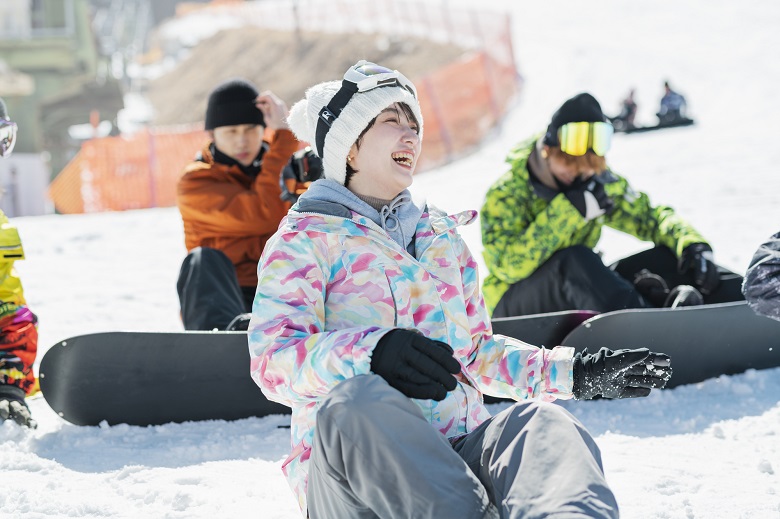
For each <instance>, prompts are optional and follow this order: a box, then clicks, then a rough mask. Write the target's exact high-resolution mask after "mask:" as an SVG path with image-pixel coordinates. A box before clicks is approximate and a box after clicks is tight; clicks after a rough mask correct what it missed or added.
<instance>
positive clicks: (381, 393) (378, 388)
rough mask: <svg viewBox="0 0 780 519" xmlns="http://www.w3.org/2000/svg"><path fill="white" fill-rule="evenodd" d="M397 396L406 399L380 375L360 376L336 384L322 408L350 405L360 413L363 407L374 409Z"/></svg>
mask: <svg viewBox="0 0 780 519" xmlns="http://www.w3.org/2000/svg"><path fill="white" fill-rule="evenodd" d="M396 395H398V396H400V397H402V398H404V399H406V397H404V396H403V395H401V393H399V392H398V391H397V390H395V389H393V388H392V387H390V385H389V384H388V383H387V382H385V380H384V379H383V378H382V377H380V376H379V375H375V374H370V375H358V376H357V377H352V378H349V379H347V380H345V381H343V382H340V383H338V384H336V386H335V387H334V388H333V389H331V390H330V393H328V396H326V397H325V399H324V400H323V402H322V408H326V407H329V406H332V405H334V404H348V405H349V406H351V407H352V408H353V409H355V411H358V410H359V409H360V408H361V407H362V406H372V407H373V406H375V405H376V403H377V402H378V401H383V400H387V399H388V398H390V399H392V398H396V397H397V396H396ZM406 400H408V399H406ZM322 408H321V409H322Z"/></svg>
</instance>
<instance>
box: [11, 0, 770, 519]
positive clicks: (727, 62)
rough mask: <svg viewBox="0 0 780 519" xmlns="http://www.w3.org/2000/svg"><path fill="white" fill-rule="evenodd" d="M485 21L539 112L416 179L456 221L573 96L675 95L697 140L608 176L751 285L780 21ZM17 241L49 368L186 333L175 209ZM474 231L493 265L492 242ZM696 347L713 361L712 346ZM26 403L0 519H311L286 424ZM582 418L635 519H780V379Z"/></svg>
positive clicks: (614, 9) (680, 7)
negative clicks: (142, 420)
mask: <svg viewBox="0 0 780 519" xmlns="http://www.w3.org/2000/svg"><path fill="white" fill-rule="evenodd" d="M448 3H449V4H450V5H459V4H464V5H476V4H475V3H474V2H473V0H449V2H448ZM479 5H480V6H481V8H489V9H497V10H510V11H511V12H512V13H513V30H514V35H515V53H516V56H517V59H518V61H519V65H520V68H521V72H522V74H523V76H524V78H525V85H524V92H523V96H522V98H521V99H520V102H519V103H518V105H517V107H516V108H515V109H514V110H513V111H512V113H510V114H509V116H508V117H507V119H506V121H505V123H504V124H503V127H502V128H501V130H500V131H498V132H496V134H495V135H494V136H493V137H492V138H491V139H490V142H488V143H486V144H485V146H484V147H483V148H482V149H481V150H480V151H478V152H477V153H475V154H474V155H472V156H469V157H467V158H465V159H463V160H461V161H459V162H457V163H454V164H451V165H449V166H447V167H444V168H441V169H440V170H437V171H433V172H428V173H425V174H423V175H420V176H419V177H418V179H417V181H416V184H415V188H416V190H417V191H420V192H424V193H426V194H427V195H428V197H429V199H430V200H431V201H432V202H433V203H435V204H437V205H439V206H441V207H444V208H446V209H449V210H452V211H455V210H460V209H465V208H477V209H478V208H479V206H480V205H481V203H482V198H483V195H484V192H485V190H486V189H487V187H488V185H489V184H490V183H491V182H492V181H493V180H494V179H495V178H497V177H498V176H499V175H500V174H501V173H502V171H503V169H504V167H503V162H502V161H503V157H504V155H505V154H506V152H507V150H508V149H509V147H510V146H511V145H512V144H514V143H515V142H516V141H517V140H519V139H522V138H524V137H526V136H527V135H529V134H531V133H533V132H536V131H539V130H541V129H543V128H544V126H545V125H546V123H547V120H548V118H549V116H550V115H551V113H552V111H553V110H554V109H555V108H556V107H557V106H558V105H559V104H560V103H561V102H562V101H563V100H564V99H566V98H567V97H569V96H570V95H573V94H575V93H577V92H579V91H582V90H588V91H590V92H592V93H593V94H594V95H596V97H597V98H599V99H600V100H601V101H602V104H603V106H604V109H605V110H606V111H608V112H616V111H617V109H618V103H619V100H620V99H621V98H622V97H623V96H624V95H625V93H626V92H627V90H628V89H629V88H630V87H632V86H633V87H636V88H637V89H638V102H639V105H640V114H639V119H640V120H644V121H645V122H648V123H650V122H652V119H653V117H652V116H653V113H654V110H655V107H656V106H657V101H658V99H659V98H660V95H661V85H662V82H663V80H664V79H669V80H670V81H671V82H672V85H673V86H675V87H677V88H678V89H679V90H680V91H681V92H682V93H684V94H685V95H686V96H687V97H688V100H689V107H690V111H691V114H692V115H693V116H694V117H695V118H696V120H697V123H698V124H697V125H696V126H694V127H690V128H684V129H676V130H666V131H663V132H656V133H649V134H636V135H628V136H626V135H622V136H617V137H616V139H615V142H614V146H613V151H612V152H611V153H610V157H609V158H610V162H611V165H612V167H613V168H614V169H615V170H616V171H619V172H621V173H623V174H625V175H626V176H628V177H629V179H630V180H631V181H632V183H633V184H634V186H635V187H636V188H639V189H642V190H644V191H646V192H648V193H649V194H650V195H651V197H652V198H653V199H654V200H655V201H656V202H664V203H668V204H670V205H672V206H673V207H675V208H677V209H678V211H679V212H680V213H681V214H683V215H684V216H685V217H687V218H688V219H689V220H690V221H691V222H693V223H694V224H695V225H696V226H697V227H698V228H699V229H700V230H701V231H702V232H703V233H704V234H705V236H707V237H708V238H709V239H710V241H711V243H712V244H713V246H714V249H715V255H716V258H717V259H718V260H719V262H721V263H723V264H724V265H726V266H727V267H730V268H731V269H733V270H736V271H738V272H740V273H743V272H744V270H745V267H746V266H747V263H748V261H749V259H750V257H751V255H752V253H753V251H754V250H755V248H756V247H757V246H758V244H759V243H760V242H761V241H762V240H763V239H765V238H766V237H768V236H769V235H770V234H772V233H773V232H775V231H777V230H778V229H780V175H778V174H777V165H778V163H780V146H778V145H777V143H775V142H774V138H780V132H779V131H778V126H777V124H776V121H774V116H775V115H776V114H780V96H777V95H776V88H777V84H778V80H780V60H778V59H777V51H776V50H775V51H772V49H777V48H780V32H779V31H777V27H778V26H780V4H777V3H775V2H770V1H768V0H765V1H758V0H751V1H747V2H738V3H737V2H708V1H706V0H686V1H683V0H677V1H673V0H656V1H655V2H652V3H650V2H624V1H622V0H602V1H599V2H587V3H586V2H578V3H573V2H564V1H561V0H553V1H547V2H537V3H535V4H532V3H530V2H517V1H516V0H515V1H513V0H482V1H481V2H480V3H479ZM482 6H484V7H482ZM391 22H392V21H391V20H389V21H388V23H391ZM356 58H358V57H357V56H356ZM16 224H17V225H18V227H19V229H20V232H21V234H22V236H23V239H24V244H25V249H26V253H27V258H28V259H27V260H25V261H24V262H20V263H19V266H18V268H19V271H20V272H21V274H22V277H23V280H24V283H25V286H26V292H27V296H28V300H29V303H30V306H31V307H32V309H33V310H34V311H35V312H36V313H37V314H38V315H39V317H40V348H41V352H40V355H39V359H40V356H42V355H43V352H44V351H45V350H46V349H47V348H48V347H50V346H51V345H53V344H54V343H56V342H57V341H58V340H61V339H64V338H66V337H68V336H71V335H76V334H82V333H88V332H97V331H107V330H163V331H173V330H180V329H181V324H180V321H179V317H178V300H177V297H176V292H175V283H176V276H177V273H178V268H179V264H180V262H181V260H182V259H183V257H184V253H185V251H184V244H183V235H182V229H181V222H180V219H179V215H178V213H177V211H176V210H175V209H157V210H147V211H135V212H126V213H113V214H99V215H90V216H43V217H34V218H20V219H17V220H16ZM463 234H464V236H465V238H466V240H467V241H468V243H469V245H470V247H471V248H472V249H473V250H474V251H475V252H477V253H479V251H480V250H481V248H482V247H481V243H480V238H479V229H478V226H477V225H474V226H471V227H470V228H467V230H466V231H465V232H464V233H463ZM646 246H647V244H642V243H639V242H637V241H636V240H634V239H633V238H630V237H625V236H621V235H619V234H618V233H614V232H609V233H606V234H605V236H604V238H603V240H602V243H601V248H603V249H604V251H605V253H606V258H607V259H608V260H609V259H614V258H617V257H620V256H622V255H625V254H629V253H631V252H635V251H637V250H639V249H641V248H644V247H646ZM626 346H631V345H630V344H626ZM691 347H697V348H700V349H701V350H702V355H706V354H707V353H706V345H701V344H692V345H691ZM84 376H89V373H84ZM30 406H31V408H32V411H33V414H34V416H35V418H36V419H37V420H38V422H39V424H40V426H39V428H38V429H37V430H35V431H28V430H25V429H20V428H18V427H16V426H15V425H12V424H3V425H2V426H0V474H2V479H1V480H0V517H13V518H16V517H30V518H37V517H138V516H144V517H155V518H156V517H161V518H162V517H166V518H191V517H237V518H238V517H240V518H243V517H262V518H285V519H289V518H294V517H298V514H297V511H296V506H295V504H294V501H293V498H292V494H291V493H290V492H289V490H288V488H287V485H286V482H285V480H284V478H283V476H282V475H281V472H280V470H279V465H280V462H281V460H282V459H283V458H284V457H285V456H286V453H287V449H288V435H289V430H287V429H284V428H280V427H279V426H283V425H285V424H287V423H289V418H288V417H284V416H272V417H266V418H262V419H248V420H241V421H237V422H206V423H188V424H169V425H165V426H159V427H150V428H139V427H128V426H114V427H76V426H73V425H70V424H68V423H66V422H64V421H63V420H61V419H60V418H59V417H58V416H57V415H56V414H54V412H53V411H52V410H51V409H50V408H49V407H48V405H47V404H46V401H45V400H43V399H42V398H40V397H38V398H34V399H32V400H30ZM566 407H567V408H568V409H570V410H571V411H572V412H573V413H574V414H575V415H576V416H578V417H579V418H580V419H581V420H582V421H583V422H584V423H585V425H586V426H587V427H588V428H589V429H590V430H591V431H592V432H593V433H594V434H595V435H596V436H597V440H598V443H599V445H600V446H601V448H602V451H603V455H604V463H605V469H606V472H607V477H608V479H609V481H610V482H611V484H612V485H613V487H614V490H615V492H616V494H617V497H618V501H619V503H620V506H621V510H622V512H623V517H627V518H658V519H676V518H684V519H692V518H723V519H731V518H757V519H758V518H760V519H763V518H778V517H780V479H779V476H778V472H779V471H780V370H778V369H774V370H766V371H758V372H755V371H753V372H748V373H746V374H743V375H737V376H731V377H721V378H719V379H715V380H709V381H706V382H704V383H701V384H697V385H694V386H686V387H680V388H676V389H674V390H665V391H662V392H656V393H654V394H652V395H651V396H650V397H649V398H647V399H642V400H631V401H614V402H607V401H597V402H573V403H566ZM529 484H533V482H529Z"/></svg>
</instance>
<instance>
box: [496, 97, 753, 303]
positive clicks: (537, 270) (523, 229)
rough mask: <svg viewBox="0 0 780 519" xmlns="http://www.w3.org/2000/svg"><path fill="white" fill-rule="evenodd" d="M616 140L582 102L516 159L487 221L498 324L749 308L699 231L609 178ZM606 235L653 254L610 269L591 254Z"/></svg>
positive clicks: (560, 113)
mask: <svg viewBox="0 0 780 519" xmlns="http://www.w3.org/2000/svg"><path fill="white" fill-rule="evenodd" d="M611 138H612V126H611V125H610V124H609V123H608V122H607V118H606V116H605V115H604V113H603V112H602V110H601V106H600V105H599V103H598V101H596V99H595V98H593V96H591V95H590V94H587V93H583V94H578V95H577V96H574V97H573V98H571V99H569V100H567V101H566V102H565V103H564V104H563V105H562V106H561V107H560V108H559V109H558V110H557V111H556V112H555V114H554V115H553V117H552V120H551V122H550V125H549V126H548V128H547V132H546V133H545V134H544V135H541V136H537V137H534V138H532V139H530V140H528V141H525V142H522V143H521V144H519V145H518V146H517V147H515V148H514V149H513V150H512V151H511V152H510V153H509V156H508V157H507V162H508V163H509V165H510V170H509V171H508V172H507V173H506V174H505V175H503V176H502V177H501V178H500V179H499V180H498V181H497V182H496V183H495V184H494V185H493V186H492V187H491V188H490V189H489V190H488V193H487V195H486V199H485V204H484V206H483V207H482V212H481V222H482V243H483V246H484V252H483V254H484V258H485V262H486V263H487V267H488V269H489V271H490V273H489V275H488V277H487V278H486V279H485V282H484V284H483V293H484V297H485V302H486V303H487V306H488V308H490V309H491V310H492V311H493V317H494V318H495V317H511V316H517V315H528V314H535V313H546V312H554V311H560V310H575V309H579V310H595V311H598V312H607V311H612V310H618V309H623V308H644V307H661V306H668V307H675V306H685V305H693V304H702V303H715V302H722V301H733V300H739V299H742V295H741V293H740V284H741V282H742V279H741V277H740V276H738V275H736V274H733V273H731V272H728V271H727V270H725V269H723V268H721V267H718V266H717V265H716V264H715V263H714V262H713V257H712V249H711V247H710V246H709V245H708V244H707V242H706V240H705V238H704V237H703V236H702V235H701V234H699V232H698V231H696V229H694V228H693V227H692V226H691V225H690V224H688V223H687V222H686V221H685V220H683V219H682V218H681V217H680V216H678V215H677V214H676V213H675V212H674V210H673V209H672V208H671V207H668V206H663V205H652V204H651V203H650V199H649V197H648V196H647V195H646V194H644V193H641V192H637V191H634V190H633V189H632V188H631V186H630V185H629V184H628V182H627V181H626V180H625V179H624V178H623V177H621V176H619V175H617V174H615V173H613V172H612V171H610V170H609V168H608V167H607V164H606V159H605V154H606V152H607V150H608V149H609V146H610V142H611ZM604 225H607V226H609V227H612V228H614V229H617V230H620V231H623V232H626V233H628V234H631V235H633V236H636V237H637V238H639V239H641V240H646V241H651V242H653V243H654V244H655V247H654V248H651V249H649V250H646V251H644V252H641V253H639V254H636V255H634V256H631V257H629V258H626V259H623V260H620V261H619V262H617V263H616V264H615V265H612V266H610V267H608V266H606V265H604V263H603V262H602V261H601V258H600V257H599V256H598V254H597V253H595V252H594V251H593V248H594V247H595V246H596V244H597V242H598V241H599V237H600V236H601V227H602V226H604ZM670 288H671V290H670Z"/></svg>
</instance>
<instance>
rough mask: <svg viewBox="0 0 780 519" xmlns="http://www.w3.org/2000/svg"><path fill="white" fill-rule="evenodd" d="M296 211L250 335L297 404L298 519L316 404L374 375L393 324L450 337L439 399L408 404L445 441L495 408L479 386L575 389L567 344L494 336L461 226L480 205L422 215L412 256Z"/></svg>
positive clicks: (357, 229)
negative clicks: (449, 377)
mask: <svg viewBox="0 0 780 519" xmlns="http://www.w3.org/2000/svg"><path fill="white" fill-rule="evenodd" d="M295 209H296V207H293V209H292V210H291V211H290V212H289V213H288V215H287V217H286V218H285V219H284V220H282V222H281V224H280V227H279V230H278V231H277V232H276V234H275V235H274V236H273V237H271V238H270V239H269V241H268V244H267V245H266V248H265V251H264V252H263V255H262V257H261V258H260V263H259V265H258V278H259V281H258V288H257V295H256V297H255V301H254V305H253V306H254V307H253V317H252V320H251V322H250V325H249V332H248V333H249V350H250V355H251V359H252V360H251V374H252V377H253V379H254V380H255V381H256V382H257V384H258V385H259V386H260V387H261V389H262V390H263V393H264V394H265V395H266V396H267V397H268V398H269V399H270V400H273V401H276V402H280V403H282V404H284V405H288V406H290V407H292V431H291V433H292V445H291V447H292V452H291V453H290V456H289V457H288V458H287V460H286V461H285V462H284V464H283V466H282V470H283V472H284V473H285V475H286V476H287V478H288V480H289V483H290V485H291V487H292V489H293V491H294V492H295V493H296V494H297V497H298V501H299V504H300V506H301V510H302V512H303V513H304V515H306V484H307V471H308V460H309V456H310V453H311V445H312V442H313V438H314V427H315V424H316V415H317V410H318V409H319V406H320V404H321V402H322V400H323V399H324V398H325V397H326V395H327V394H328V393H329V392H330V390H331V389H333V388H334V387H335V385H336V384H338V383H339V382H341V381H343V380H346V379H348V378H350V377H355V376H358V375H365V374H368V373H369V368H370V361H371V353H372V351H373V348H374V346H375V345H376V343H377V341H378V340H379V339H380V338H381V337H382V336H383V335H384V334H385V333H387V332H388V331H390V330H392V329H394V328H410V329H411V328H413V329H416V330H419V331H420V332H421V333H423V334H424V335H425V336H427V337H430V338H431V339H436V340H440V341H444V342H446V343H448V344H450V345H451V346H452V348H453V349H454V350H455V353H454V354H455V358H456V359H458V361H459V362H460V363H461V365H462V366H463V370H462V372H461V374H460V375H458V387H457V388H456V389H455V390H454V391H451V392H450V393H448V395H447V398H446V399H445V400H443V401H441V402H436V401H433V400H414V402H415V403H416V404H417V405H419V406H420V409H421V410H422V412H423V414H424V416H426V417H427V418H428V420H429V421H430V422H431V424H432V425H433V426H434V427H435V428H436V429H438V430H439V431H440V432H441V433H442V434H443V435H445V436H447V437H448V438H452V437H455V436H458V435H461V434H463V433H466V432H470V431H472V430H473V429H474V428H476V427H477V426H478V425H479V424H480V423H482V422H483V421H484V420H486V419H487V418H488V417H489V416H490V415H489V413H488V411H487V410H486V408H485V407H484V405H483V403H482V392H485V393H487V394H490V395H494V396H499V397H505V398H512V399H515V400H523V399H526V398H541V399H545V400H553V399H555V398H571V397H572V393H571V390H572V357H573V353H574V351H573V349H572V348H567V347H556V348H553V349H552V350H548V349H545V348H537V347H535V346H531V345H529V344H526V343H523V342H521V341H518V340H515V339H511V338H508V337H504V336H500V335H496V336H494V335H492V328H491V324H490V319H489V317H488V313H487V310H486V308H485V305H484V303H483V300H482V296H481V294H480V291H479V281H478V271H477V264H476V263H475V261H474V259H473V257H472V255H471V253H470V252H469V250H468V248H467V247H466V244H465V243H464V242H463V240H462V239H461V237H460V235H459V234H458V232H457V230H456V228H457V227H458V226H459V225H464V224H468V223H471V222H472V221H473V220H474V219H475V218H476V214H477V213H476V211H464V212H462V213H459V214H457V215H450V216H448V215H446V214H445V213H442V212H440V211H438V210H430V211H429V212H424V213H423V214H422V217H421V218H420V221H419V222H418V224H417V228H416V234H415V246H416V255H417V258H416V259H415V258H414V257H412V256H411V255H410V254H409V253H408V252H407V251H406V250H404V249H403V248H402V247H401V246H400V245H398V243H396V242H395V241H393V240H392V239H391V238H390V237H389V236H388V234H387V233H386V232H385V231H383V230H382V228H381V227H380V226H378V225H376V224H375V223H373V222H372V221H371V220H370V219H368V218H366V217H364V216H361V215H359V214H357V213H355V212H352V218H344V217H339V216H332V215H324V214H314V213H299V212H297V211H296V210H295Z"/></svg>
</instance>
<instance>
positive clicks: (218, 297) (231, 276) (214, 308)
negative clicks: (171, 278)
mask: <svg viewBox="0 0 780 519" xmlns="http://www.w3.org/2000/svg"><path fill="white" fill-rule="evenodd" d="M176 289H177V290H178V292H179V302H180V303H181V320H182V322H183V323H184V329H185V330H214V329H217V330H225V329H226V328H227V326H228V324H230V322H231V321H232V320H233V319H234V318H235V317H236V316H237V315H239V314H243V313H247V312H251V311H252V301H253V300H254V298H255V292H256V290H257V287H242V286H239V284H238V277H237V276H236V268H235V267H234V266H233V263H232V262H231V261H230V259H229V258H228V257H227V256H226V255H225V253H224V252H222V251H220V250H217V249H210V248H208V247H196V248H194V249H192V251H191V252H190V253H189V254H188V255H187V257H186V258H184V262H183V263H182V266H181V271H180V272H179V281H178V282H177V283H176Z"/></svg>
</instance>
